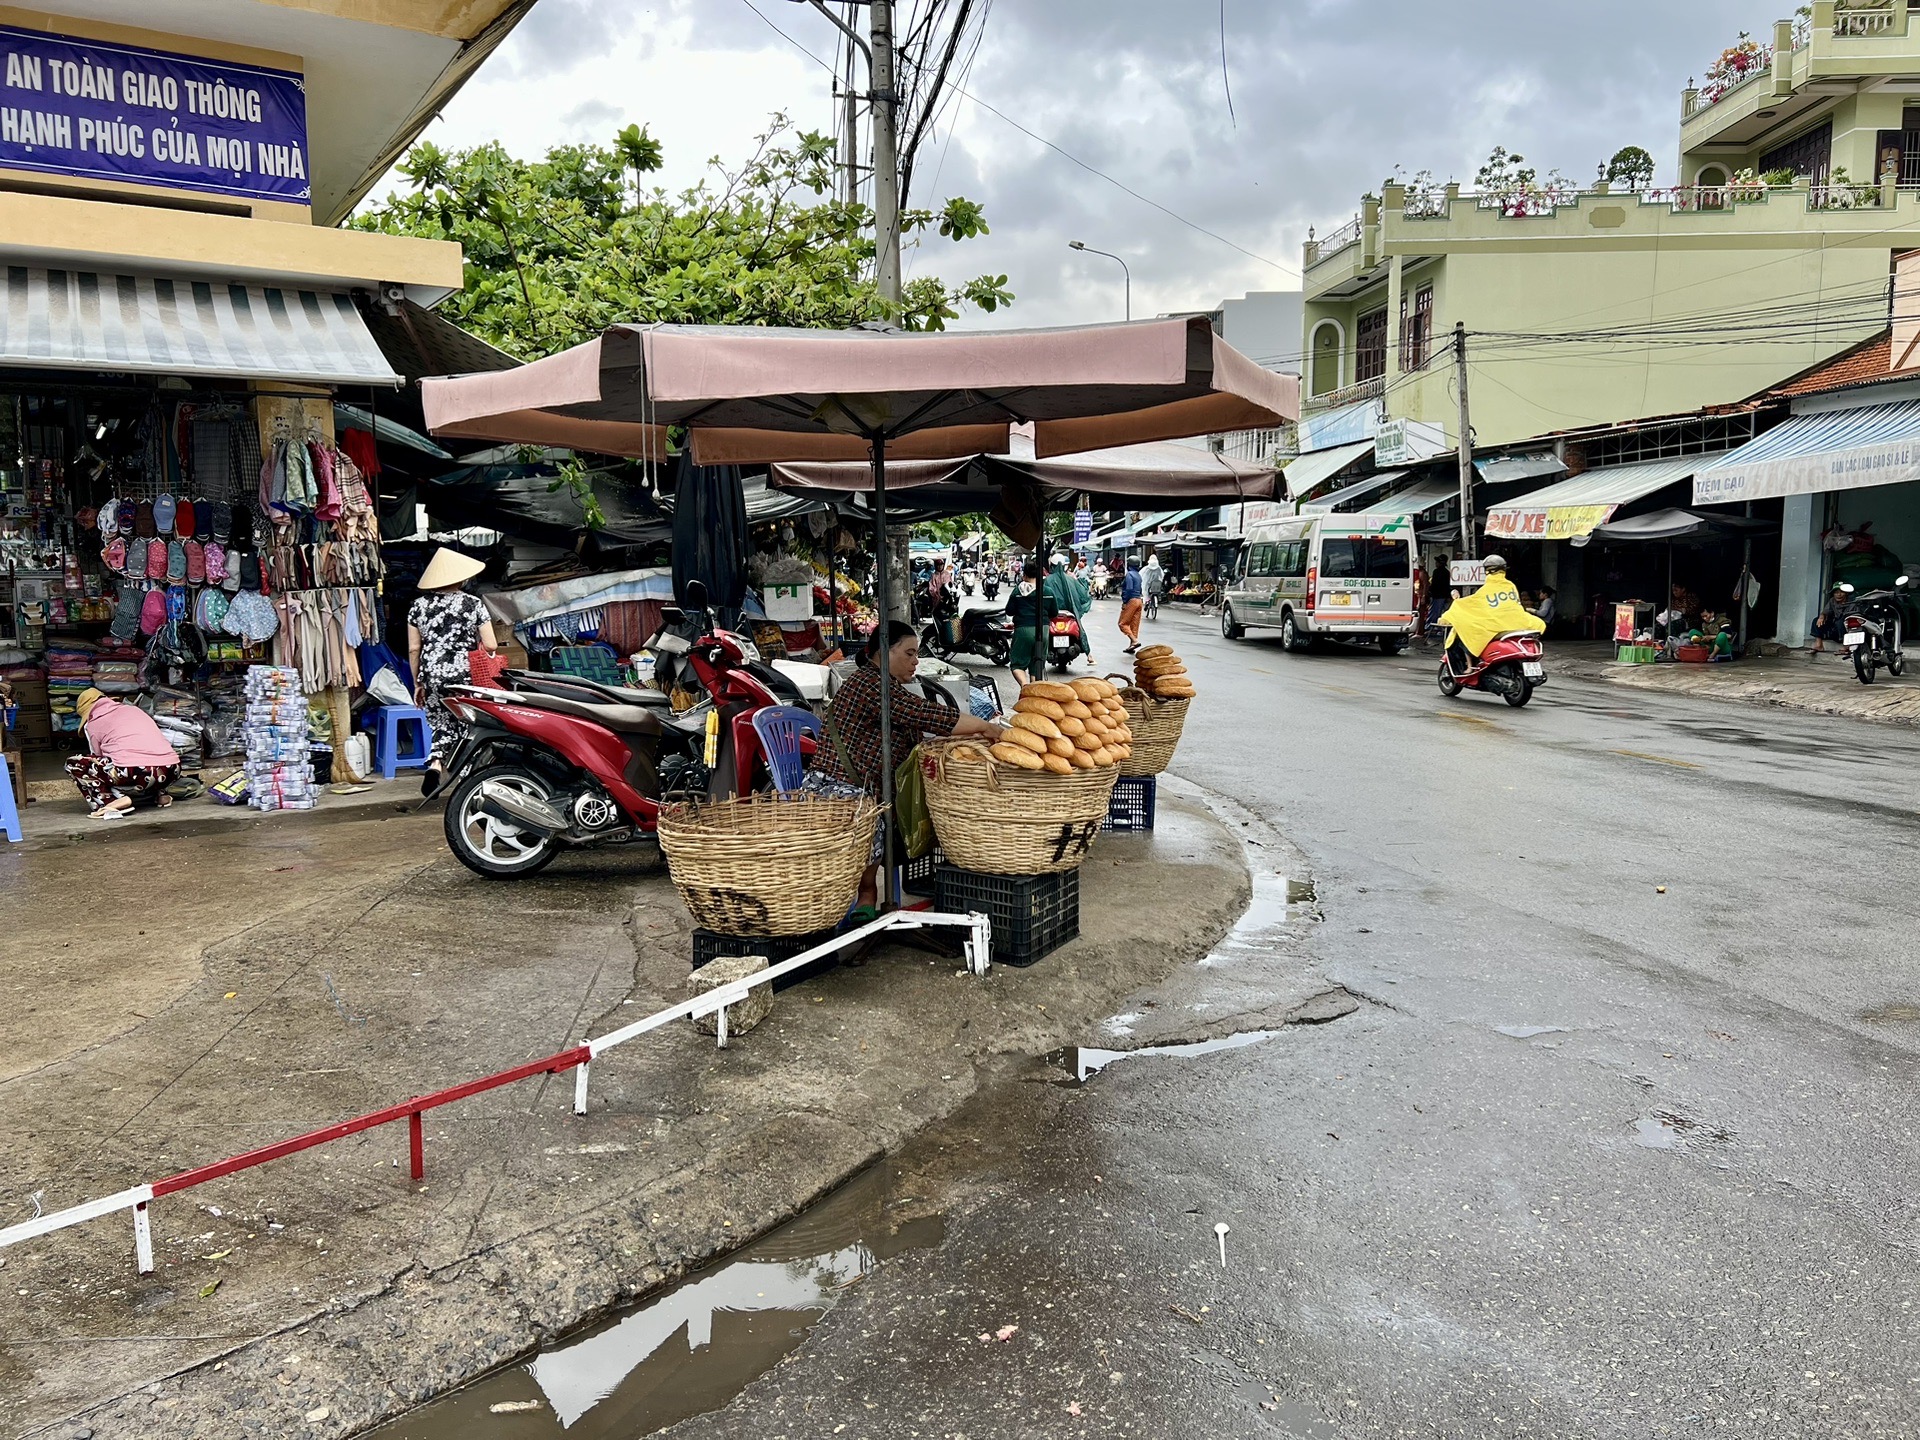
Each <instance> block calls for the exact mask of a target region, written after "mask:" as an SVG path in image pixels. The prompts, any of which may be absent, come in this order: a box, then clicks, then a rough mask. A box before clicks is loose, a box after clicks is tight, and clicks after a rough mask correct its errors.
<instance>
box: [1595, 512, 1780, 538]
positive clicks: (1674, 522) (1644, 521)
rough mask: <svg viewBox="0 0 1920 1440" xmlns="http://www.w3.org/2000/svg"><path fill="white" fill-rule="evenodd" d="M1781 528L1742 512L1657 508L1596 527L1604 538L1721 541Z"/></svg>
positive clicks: (1597, 531) (1600, 536)
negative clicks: (1709, 512)
mask: <svg viewBox="0 0 1920 1440" xmlns="http://www.w3.org/2000/svg"><path fill="white" fill-rule="evenodd" d="M1779 528H1780V527H1779V526H1778V525H1775V524H1774V523H1773V522H1772V521H1770V520H1750V519H1748V518H1747V517H1745V516H1743V515H1705V514H1702V513H1701V512H1699V511H1698V510H1655V511H1653V512H1652V513H1651V514H1647V515H1634V516H1631V517H1629V518H1628V519H1625V520H1609V521H1608V522H1607V523H1606V524H1604V525H1596V526H1594V527H1593V534H1594V535H1595V536H1596V537H1597V538H1599V539H1602V540H1720V539H1727V538H1730V537H1734V536H1740V535H1756V534H1761V533H1764V532H1767V531H1771V530H1778V529H1779Z"/></svg>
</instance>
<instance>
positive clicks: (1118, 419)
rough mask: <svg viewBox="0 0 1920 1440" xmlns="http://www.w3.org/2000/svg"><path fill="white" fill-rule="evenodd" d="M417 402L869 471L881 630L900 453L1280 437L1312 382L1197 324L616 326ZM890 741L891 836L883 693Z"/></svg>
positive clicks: (917, 455) (471, 422)
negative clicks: (1258, 360)
mask: <svg viewBox="0 0 1920 1440" xmlns="http://www.w3.org/2000/svg"><path fill="white" fill-rule="evenodd" d="M421 399H422V403H423V406H424V408H425V411H426V421H427V428H428V429H429V430H431V431H432V432H433V433H435V434H436V435H443V436H449V437H456V438H465V439H476V440H491V441H496V442H506V443H521V442H524V443H530V444H540V445H561V446H569V447H571V448H574V449H579V450H588V451H593V452H596V453H600V454H610V455H630V456H656V457H657V456H660V455H662V454H664V453H665V445H664V443H663V442H664V439H665V433H664V432H665V431H666V430H667V429H668V428H671V427H680V428H684V429H685V430H686V431H687V432H688V436H689V443H690V444H691V446H692V450H693V458H694V459H695V461H697V462H698V463H699V464H702V465H727V464H756V463H771V462H776V461H807V460H816V461H821V460H825V461H830V460H860V461H866V462H867V463H868V464H870V465H871V467H872V470H873V501H874V557H875V560H876V569H877V572H878V573H877V576H876V580H877V585H876V590H877V596H876V599H877V603H878V606H879V611H880V614H881V616H882V617H883V618H882V623H883V624H884V623H885V619H884V617H885V616H886V615H887V613H888V595H887V590H888V576H887V565H886V558H885V557H886V508H887V461H888V459H889V458H892V459H896V460H903V459H913V460H938V459H949V458H952V459H958V458H960V457H963V456H970V455H980V454H1005V453H1006V452H1007V450H1008V449H1009V444H1008V432H1009V430H1010V428H1011V427H1012V426H1014V425H1016V424H1023V423H1025V424H1031V425H1032V427H1033V446H1034V453H1035V455H1036V456H1038V457H1039V458H1041V459H1046V458H1048V457H1051V456H1055V455H1072V454H1077V453H1079V452H1082V451H1087V450H1098V449H1107V448H1111V447H1113V446H1118V445H1133V444H1139V443H1143V442H1146V441H1153V440H1182V439H1187V438H1190V437H1192V436H1196V435H1209V434H1216V433H1220V432H1224V431H1233V430H1255V429H1266V428H1268V427H1271V426H1275V425H1280V424H1282V423H1285V422H1288V421H1291V420H1294V419H1295V418H1297V417H1298V415H1299V409H1300V382H1299V381H1298V380H1297V379H1295V378H1293V377H1291V376H1286V375H1276V374H1275V373H1274V372H1272V371H1271V370H1266V369H1263V368H1261V367H1260V366H1258V365H1256V364H1254V363H1253V361H1251V360H1249V359H1247V358H1246V356H1244V355H1242V354H1240V353H1239V352H1238V351H1237V350H1235V349H1234V348H1233V347H1232V346H1230V345H1228V344H1227V343H1226V342H1225V341H1224V340H1222V339H1221V338H1220V337H1219V336H1218V335H1217V334H1215V333H1214V330H1213V327H1212V325H1211V324H1209V323H1208V322H1207V321H1206V320H1205V319H1201V318H1183V319H1166V320H1141V321H1136V322H1133V323H1130V324H1125V325H1097V326H1085V327H1078V328H1073V329H1063V330H1003V331H958V332H943V333H919V332H916V333H908V332H904V331H899V330H893V329H889V328H886V327H880V326H862V327H859V328H856V329H852V330H784V329H774V328H761V327H754V326H705V325H616V326H614V327H613V328H612V329H610V330H608V331H606V332H605V333H604V334H602V335H601V336H600V337H599V338H598V339H595V340H589V341H588V342H587V343H585V344H584V345H576V346H575V347H574V348H573V349H571V350H566V351H563V352H562V353H560V354H558V355H554V356H552V357H550V358H548V359H545V360H536V361H534V362H533V363H532V364H530V365H523V366H521V367H520V368H518V369H516V370H505V371H497V372H493V373H489V374H483V375H466V376H459V377H450V378H440V379H428V380H424V381H422V382H421ZM880 741H881V762H882V763H881V770H882V795H881V801H882V803H883V805H884V806H885V807H887V808H886V813H887V815H888V827H889V831H891V826H892V818H891V817H892V808H891V807H892V802H893V712H892V704H891V697H890V695H889V687H888V686H885V685H882V686H881V687H880Z"/></svg>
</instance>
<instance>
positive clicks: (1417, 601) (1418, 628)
mask: <svg viewBox="0 0 1920 1440" xmlns="http://www.w3.org/2000/svg"><path fill="white" fill-rule="evenodd" d="M1432 586H1433V582H1432V581H1431V580H1430V579H1428V578H1427V567H1426V566H1424V565H1417V566H1415V567H1414V571H1413V638H1414V639H1416V640H1418V641H1420V642H1422V643H1423V644H1424V643H1425V641H1426V638H1427V599H1428V597H1429V596H1430V595H1431V594H1432V593H1433V590H1432Z"/></svg>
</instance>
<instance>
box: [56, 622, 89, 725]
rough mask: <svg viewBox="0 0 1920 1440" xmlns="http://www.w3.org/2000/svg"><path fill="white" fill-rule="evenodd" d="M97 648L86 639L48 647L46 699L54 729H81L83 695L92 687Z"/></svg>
mask: <svg viewBox="0 0 1920 1440" xmlns="http://www.w3.org/2000/svg"><path fill="white" fill-rule="evenodd" d="M93 656H94V647H93V646H91V645H89V644H87V643H86V642H85V641H84V640H68V641H62V642H61V643H60V644H57V645H52V646H49V647H48V648H47V698H48V702H49V708H50V709H51V710H52V712H53V728H54V729H56V730H78V729H79V728H80V715H79V711H78V710H77V709H76V708H75V706H76V702H77V701H78V700H79V699H80V693H81V692H82V691H83V690H86V689H88V688H89V687H91V686H92V684H93Z"/></svg>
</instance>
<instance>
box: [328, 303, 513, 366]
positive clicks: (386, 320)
mask: <svg viewBox="0 0 1920 1440" xmlns="http://www.w3.org/2000/svg"><path fill="white" fill-rule="evenodd" d="M360 315H361V318H362V319H364V320H365V321H366V322H367V329H368V331H369V332H370V333H371V334H372V335H373V339H374V343H375V344H377V345H378V346H379V347H380V352H381V353H382V354H383V355H385V356H386V357H387V360H388V362H389V363H390V364H391V365H392V366H393V368H394V369H395V370H397V371H399V372H400V374H401V375H403V376H405V377H406V378H407V379H408V380H419V379H422V378H423V377H425V376H428V375H471V374H474V373H475V372H477V371H482V370H513V369H517V368H518V367H519V365H520V362H519V361H518V360H516V359H515V358H514V357H513V356H511V355H509V354H507V352H506V351H504V350H501V349H499V348H498V347H496V346H493V345H489V344H488V343H487V342H486V341H484V340H482V339H481V338H480V337H479V336H478V335H474V334H470V333H469V332H467V331H465V330H462V329H461V328H460V327H459V326H458V325H456V324H454V323H453V322H452V321H451V320H446V319H442V318H441V317H440V315H438V314H437V313H436V312H434V311H432V310H429V309H428V308H427V307H426V306H424V305H420V304H416V303H415V302H414V301H412V300H409V299H407V298H406V297H405V296H401V297H400V298H398V299H393V300H388V299H381V300H371V299H365V298H363V299H362V300H361V301H360Z"/></svg>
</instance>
